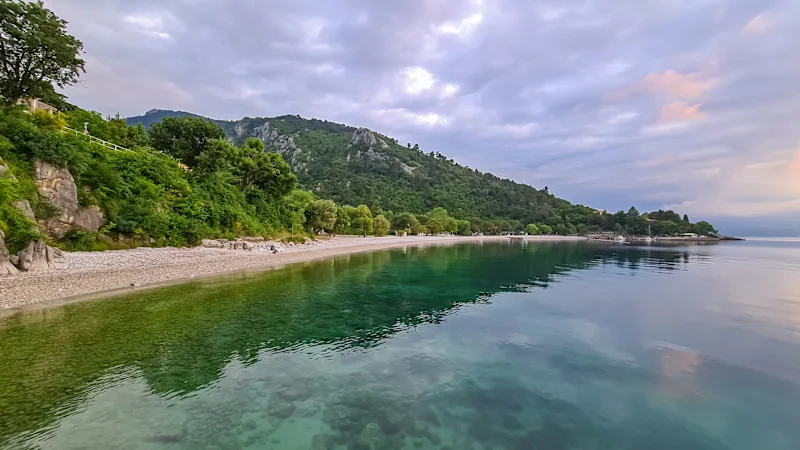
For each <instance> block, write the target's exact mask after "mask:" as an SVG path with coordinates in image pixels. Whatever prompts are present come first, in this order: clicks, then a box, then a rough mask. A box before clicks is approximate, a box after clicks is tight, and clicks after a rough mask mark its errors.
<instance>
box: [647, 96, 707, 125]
mask: <svg viewBox="0 0 800 450" xmlns="http://www.w3.org/2000/svg"><path fill="white" fill-rule="evenodd" d="M705 117H706V114H705V113H702V112H700V104H697V105H694V106H689V105H687V104H686V103H684V102H681V101H677V102H672V103H670V104H668V105H666V106H664V107H663V108H662V109H661V116H660V117H659V120H658V121H659V122H660V123H662V124H663V123H671V122H682V121H686V120H701V119H704V118H705Z"/></svg>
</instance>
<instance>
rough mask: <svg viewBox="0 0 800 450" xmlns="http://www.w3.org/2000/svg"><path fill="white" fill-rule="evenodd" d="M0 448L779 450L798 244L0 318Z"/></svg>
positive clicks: (279, 280)
mask: <svg viewBox="0 0 800 450" xmlns="http://www.w3.org/2000/svg"><path fill="white" fill-rule="evenodd" d="M0 447H3V448H42V449H60V450H61V449H95V448H109V449H110V448H123V449H203V448H205V449H240V448H246V449H288V450H297V449H374V450H376V449H452V450H469V449H475V450H479V449H487V450H488V449H540V450H541V449H648V450H652V449H681V450H686V449H742V450H754V449H758V450H767V449H776V450H780V449H787V450H788V449H795V450H796V449H797V448H800V241H748V242H743V243H730V244H724V245H705V246H685V247H612V246H597V245H594V246H593V245H588V244H557V245H548V244H534V243H527V244H525V243H521V242H514V243H512V242H509V243H504V244H497V243H495V244H489V243H485V244H483V245H481V244H470V245H458V246H450V247H445V246H442V247H436V246H434V247H424V248H423V247H408V248H405V249H398V250H392V251H384V252H375V253H369V254H360V255H352V256H347V257H340V258H336V259H331V260H326V261H321V262H317V263H312V264H306V265H297V266H290V267H288V268H285V269H280V270H273V271H269V272H266V273H262V274H258V275H248V276H245V275H241V276H232V277H227V278H225V279H220V280H214V281H201V282H195V283H190V284H184V285H178V286H172V287H168V288H162V289H159V290H155V291H149V292H143V293H137V294H134V295H130V296H126V297H117V298H113V299H107V300H100V301H89V302H83V303H77V304H72V305H68V306H64V307H60V308H53V309H46V310H39V311H31V312H26V313H23V314H18V315H15V316H11V317H7V318H4V319H0Z"/></svg>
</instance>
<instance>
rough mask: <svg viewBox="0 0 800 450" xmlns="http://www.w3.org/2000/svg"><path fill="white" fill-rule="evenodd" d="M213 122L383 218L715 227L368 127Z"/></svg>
mask: <svg viewBox="0 0 800 450" xmlns="http://www.w3.org/2000/svg"><path fill="white" fill-rule="evenodd" d="M183 116H189V117H196V115H194V114H191V113H185V112H181V111H166V110H152V111H150V112H149V113H147V114H145V115H144V116H142V117H132V118H129V119H127V121H128V124H130V125H136V124H138V123H142V124H143V125H145V124H148V125H150V124H152V123H154V122H157V121H158V120H160V119H162V118H164V117H183ZM154 119H158V120H154ZM213 122H214V123H216V124H217V125H219V126H220V127H222V129H223V130H224V132H225V134H226V135H227V137H228V139H229V140H230V141H231V142H232V143H234V144H235V145H237V146H241V145H243V144H244V143H245V142H246V141H247V139H248V138H253V137H255V138H258V139H260V140H261V141H262V142H263V143H264V145H265V151H272V152H275V153H279V154H280V155H282V156H283V159H284V160H285V161H286V162H287V163H289V165H290V166H291V168H292V171H293V172H294V173H295V174H296V175H297V178H298V180H299V185H300V187H301V188H304V189H307V190H309V191H311V192H313V193H315V194H316V195H318V196H319V197H321V198H327V199H332V200H334V201H336V202H337V203H339V204H342V205H367V206H368V207H369V208H370V209H371V210H373V211H375V212H376V213H378V214H379V213H383V212H385V213H386V215H387V217H392V213H399V212H403V213H413V214H417V215H422V214H425V213H426V212H428V211H431V210H432V209H434V208H444V209H445V210H447V212H448V213H449V214H450V215H451V216H452V217H455V218H458V219H463V220H468V221H469V223H470V224H471V228H472V230H473V231H481V232H490V233H494V232H498V231H514V230H521V229H522V228H523V227H525V224H538V225H540V226H541V225H544V226H546V228H544V230H545V231H543V232H545V233H547V232H549V231H547V230H552V232H555V233H558V234H573V233H580V234H583V233H587V232H593V231H616V232H620V233H622V232H625V233H629V234H647V233H648V232H652V233H653V234H656V235H674V234H677V233H685V232H696V233H698V234H708V233H713V232H714V228H713V226H711V224H708V223H706V222H699V223H698V224H692V223H691V222H690V221H689V219H688V218H687V217H686V216H683V217H682V218H681V216H680V215H678V214H677V213H675V212H673V211H655V212H652V213H645V214H640V213H639V211H637V210H636V208H633V207H631V208H630V210H628V211H619V212H616V213H614V214H608V213H606V212H605V211H598V210H596V209H594V208H590V207H587V206H582V205H573V204H571V203H570V202H568V201H567V200H563V199H560V198H558V197H556V196H554V195H552V194H550V192H549V191H548V188H547V187H546V186H545V187H543V189H536V188H534V187H532V186H528V185H526V184H521V183H517V182H514V181H512V180H507V179H501V178H499V177H496V176H494V175H492V174H491V173H483V172H480V171H479V170H477V169H471V168H468V167H464V166H461V165H459V164H457V163H456V162H454V161H453V160H452V159H449V158H447V157H446V156H444V155H442V154H440V153H439V152H434V151H427V152H426V150H427V149H420V148H419V147H418V146H417V145H416V144H414V143H401V142H398V141H397V140H396V139H393V138H391V137H388V136H385V135H382V134H380V133H378V132H374V131H371V130H368V129H366V128H355V127H351V126H347V125H342V124H338V123H334V122H328V121H326V120H319V119H305V118H302V117H300V116H291V115H286V116H279V117H273V118H264V117H260V118H250V117H246V118H244V119H242V120H239V121H224V120H213ZM648 221H649V222H648ZM648 224H649V225H648Z"/></svg>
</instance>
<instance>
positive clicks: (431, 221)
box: [425, 208, 458, 234]
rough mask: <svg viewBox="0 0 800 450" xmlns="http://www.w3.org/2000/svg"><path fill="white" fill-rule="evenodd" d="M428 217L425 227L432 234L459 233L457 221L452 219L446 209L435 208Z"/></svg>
mask: <svg viewBox="0 0 800 450" xmlns="http://www.w3.org/2000/svg"><path fill="white" fill-rule="evenodd" d="M426 216H427V218H428V221H427V223H426V224H425V226H426V227H427V228H428V231H430V232H431V234H439V233H455V232H456V231H458V229H457V224H456V220H455V219H453V218H452V217H450V215H448V214H447V210H446V209H444V208H434V209H432V210H430V211H429V212H428V214H426Z"/></svg>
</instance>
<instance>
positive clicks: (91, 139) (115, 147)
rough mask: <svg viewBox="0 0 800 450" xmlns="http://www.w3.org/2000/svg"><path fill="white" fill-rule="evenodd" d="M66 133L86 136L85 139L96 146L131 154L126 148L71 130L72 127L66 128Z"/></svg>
mask: <svg viewBox="0 0 800 450" xmlns="http://www.w3.org/2000/svg"><path fill="white" fill-rule="evenodd" d="M64 131H68V132H72V133H75V134H76V135H79V136H84V137H86V138H88V139H89V142H93V143H95V144H98V145H102V146H103V147H105V148H107V149H110V150H116V151H119V152H129V151H130V150H128V149H127V148H125V147H122V146H119V145H117V144H114V143H111V142H108V141H104V140H102V139H100V138H97V137H94V136H92V135H90V134H85V133H83V132H82V131H78V130H74V129H72V128H70V127H64Z"/></svg>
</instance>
